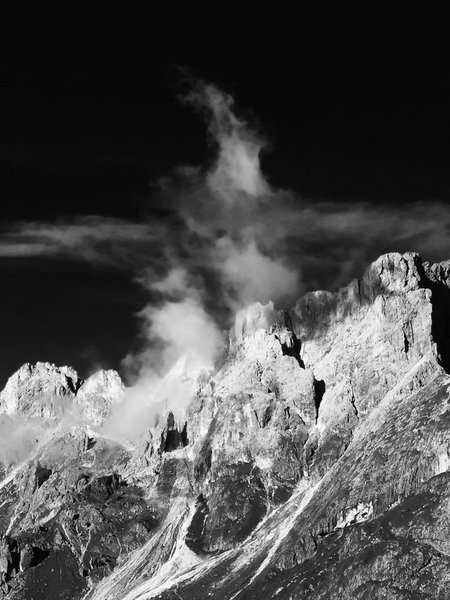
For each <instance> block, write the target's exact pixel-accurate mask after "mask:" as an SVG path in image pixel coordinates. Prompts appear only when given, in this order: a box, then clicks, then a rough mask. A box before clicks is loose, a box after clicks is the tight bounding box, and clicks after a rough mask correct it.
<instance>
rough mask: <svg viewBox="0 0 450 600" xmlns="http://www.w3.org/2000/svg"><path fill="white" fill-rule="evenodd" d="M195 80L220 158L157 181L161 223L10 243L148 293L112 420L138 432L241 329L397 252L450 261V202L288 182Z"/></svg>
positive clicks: (54, 233) (108, 223) (230, 111)
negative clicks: (302, 189)
mask: <svg viewBox="0 0 450 600" xmlns="http://www.w3.org/2000/svg"><path fill="white" fill-rule="evenodd" d="M189 83H190V87H191V90H190V92H189V93H188V94H187V95H185V96H184V97H183V98H182V101H183V102H184V103H185V104H186V106H187V108H186V110H190V109H192V110H194V111H196V112H197V113H198V114H199V115H200V117H201V118H202V119H203V121H204V122H205V125H206V130H207V134H208V140H209V145H210V155H211V158H210V160H209V161H208V163H207V165H206V166H196V165H194V166H193V165H178V166H176V167H175V168H174V169H173V171H172V172H171V173H168V174H167V175H166V176H165V177H164V178H163V179H161V180H160V181H158V182H156V183H155V184H154V185H153V188H152V198H151V200H150V202H151V208H152V215H153V216H152V218H148V219H145V218H143V219H142V222H130V221H127V220H124V219H105V218H103V217H97V216H95V215H91V216H86V217H83V218H79V219H78V220H77V219H75V220H72V221H71V222H64V223H61V222H59V223H48V224H42V223H41V224H39V225H38V224H36V223H23V222H22V223H18V224H16V226H15V227H14V228H12V229H11V230H10V231H9V232H8V233H7V235H6V236H5V237H4V238H3V241H2V242H1V243H0V257H7V258H10V259H12V258H14V257H23V256H36V255H39V256H52V257H55V256H56V257H64V258H65V259H67V258H69V259H71V260H84V261H87V262H89V263H91V264H102V265H105V264H107V265H108V266H109V267H110V268H120V269H126V270H128V271H130V273H131V274H132V276H133V277H134V280H135V281H136V282H137V283H138V284H139V285H140V286H142V287H143V288H144V289H145V290H146V292H147V294H148V303H147V305H146V306H144V307H143V308H142V310H141V311H140V312H139V314H138V315H137V318H138V319H139V321H140V323H141V339H140V341H141V350H140V351H139V352H134V353H130V354H128V355H127V356H126V357H125V358H124V360H123V363H122V367H123V371H124V372H125V374H126V377H127V380H128V382H129V386H128V388H127V391H126V394H125V399H124V403H123V404H122V405H119V406H118V407H117V411H116V413H115V414H114V415H113V416H112V418H111V420H110V421H109V422H108V423H107V425H106V429H107V430H108V431H109V432H110V433H111V435H119V436H123V437H127V438H129V439H134V438H136V437H137V436H139V435H141V433H142V431H143V430H144V429H145V428H146V427H148V426H150V425H151V424H154V423H155V422H156V421H157V420H158V419H159V415H160V413H161V412H164V411H168V410H172V411H173V412H174V414H175V415H176V417H177V418H179V419H181V418H182V415H183V412H184V410H185V408H186V406H187V404H188V403H189V401H190V399H191V398H192V397H193V395H195V394H196V393H197V380H198V378H199V377H208V376H210V375H211V374H212V373H213V372H214V369H215V365H216V361H217V359H218V357H219V356H220V355H221V353H223V351H224V349H226V346H227V343H228V331H229V330H230V329H232V328H234V331H237V330H239V331H243V330H249V329H252V328H254V327H256V326H258V324H261V323H263V324H264V323H265V322H266V321H267V318H269V317H270V315H271V314H272V312H273V311H274V310H275V308H276V307H277V306H278V307H289V306H292V305H293V304H294V303H295V301H296V300H297V298H298V297H299V296H300V295H301V294H302V293H303V292H306V291H309V290H312V289H329V290H336V289H338V288H339V287H340V286H343V285H346V284H347V283H348V282H349V281H350V280H351V279H352V278H353V277H356V276H360V275H361V274H362V271H363V270H364V268H365V267H366V266H367V265H368V264H369V263H370V262H371V261H372V260H374V259H375V258H377V257H378V256H379V255H380V254H382V253H385V252H391V251H399V252H405V251H410V250H413V251H418V252H420V253H421V254H422V256H423V258H424V259H426V260H431V261H439V260H443V259H445V258H448V257H449V256H450V242H449V239H450V236H449V233H450V214H449V211H448V209H447V206H446V204H445V203H444V202H441V201H439V200H438V199H437V200H433V201H430V200H429V199H424V200H423V201H422V202H414V203H409V204H404V205H394V206H393V205H392V204H383V203H382V202H378V203H376V202H373V201H372V202H370V203H369V202H362V201H361V202H355V201H353V202H351V203H346V202H335V201H333V200H332V199H331V200H323V199H314V198H304V197H301V196H299V194H298V193H296V192H294V191H292V190H288V189H279V188H275V187H274V186H273V185H271V183H270V180H269V179H268V178H267V177H266V176H265V175H264V173H263V172H262V169H261V155H262V154H263V153H264V152H267V151H268V147H267V142H266V140H265V138H264V136H263V135H261V134H260V133H259V131H260V129H261V127H260V126H259V125H258V124H255V123H253V122H249V121H248V120H247V119H245V118H244V117H242V116H241V115H240V111H239V110H238V109H236V107H235V103H234V99H233V98H232V97H231V96H230V95H228V94H226V93H224V92H222V91H221V90H219V89H218V88H217V87H216V86H214V85H211V84H207V83H204V82H201V81H198V80H190V82H189ZM158 214H159V215H160V217H158V216H156V217H155V216H154V215H158ZM236 315H237V316H236ZM268 315H269V317H268ZM262 326H264V325H262Z"/></svg>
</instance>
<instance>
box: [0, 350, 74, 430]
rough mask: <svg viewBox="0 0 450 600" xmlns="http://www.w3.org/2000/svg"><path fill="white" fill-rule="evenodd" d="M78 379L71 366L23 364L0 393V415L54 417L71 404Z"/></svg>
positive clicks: (58, 415) (40, 363)
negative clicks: (0, 413)
mask: <svg viewBox="0 0 450 600" xmlns="http://www.w3.org/2000/svg"><path fill="white" fill-rule="evenodd" d="M80 385H81V380H80V379H79V378H78V375H77V374H76V372H75V371H74V370H73V369H71V368H70V367H56V366H55V365H53V364H51V363H44V362H38V363H36V364H35V365H31V364H29V363H27V364H25V365H23V366H22V367H21V368H20V369H19V370H18V371H16V373H14V375H12V376H11V377H10V378H9V379H8V382H7V383H6V386H5V388H4V390H3V391H2V392H0V412H5V413H7V414H8V415H20V416H24V417H40V418H49V419H51V418H57V417H61V416H62V415H63V413H64V412H65V411H66V410H67V409H68V408H69V407H70V406H71V405H72V401H73V398H74V397H75V394H76V392H77V390H78V388H79V387H80Z"/></svg>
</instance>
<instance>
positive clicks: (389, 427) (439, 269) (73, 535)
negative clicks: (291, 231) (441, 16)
mask: <svg viewBox="0 0 450 600" xmlns="http://www.w3.org/2000/svg"><path fill="white" fill-rule="evenodd" d="M449 286H450V266H449V263H448V262H447V263H441V264H438V265H428V264H422V262H421V259H420V257H419V256H418V255H417V254H413V253H409V254H405V255H399V254H388V255H385V256H382V257H380V258H379V259H378V260H377V261H375V262H374V263H373V264H372V265H371V266H370V267H369V268H368V269H367V271H366V272H365V273H364V275H363V276H362V277H361V279H360V280H355V281H353V282H351V283H350V284H349V285H348V286H347V287H345V288H343V289H341V290H339V291H338V292H337V293H329V292H313V293H310V294H306V295H305V296H304V297H302V298H301V299H300V300H299V301H298V302H297V304H296V305H295V306H294V307H293V308H292V309H291V310H289V311H277V310H275V308H274V307H273V306H272V305H270V304H269V305H267V306H265V307H264V306H261V305H255V306H254V307H251V309H250V310H249V311H248V312H243V313H240V314H239V315H238V316H237V319H236V325H235V327H234V328H233V329H232V331H231V332H230V344H229V351H228V354H227V357H226V360H224V362H223V364H221V366H220V368H218V370H217V371H216V372H215V373H213V374H211V376H209V377H202V378H201V380H199V383H198V391H197V394H196V396H195V398H193V400H192V401H191V402H190V403H189V404H188V406H187V407H186V408H185V410H183V411H182V413H180V414H178V413H176V412H173V411H171V410H170V409H169V408H168V409H167V410H166V411H165V412H164V414H162V415H160V418H159V420H158V422H157V423H156V424H154V423H153V424H150V423H149V425H148V427H147V429H146V433H145V434H144V436H143V437H142V438H141V439H139V440H132V442H133V443H131V444H125V443H124V442H123V441H120V440H115V439H112V438H110V437H107V436H106V434H105V431H104V430H103V429H102V423H104V421H105V419H107V417H108V415H109V414H110V412H111V410H112V409H113V407H114V406H116V405H117V404H118V403H120V401H121V398H122V395H123V391H124V387H123V384H122V382H121V381H120V379H119V377H118V375H117V374H116V373H115V372H111V371H103V372H100V373H98V374H96V375H94V376H92V377H90V378H89V379H87V380H86V381H82V380H81V379H79V378H78V376H77V375H76V373H75V372H74V371H73V370H72V369H69V368H68V367H62V368H57V367H55V366H54V365H49V364H47V363H38V364H37V365H35V366H32V365H24V367H22V368H21V369H20V370H19V371H18V372H17V373H16V374H15V375H13V376H12V377H11V378H10V380H9V381H8V383H7V386H6V388H5V390H4V391H3V392H1V394H0V410H1V411H2V412H3V414H4V415H5V418H6V417H7V418H9V419H13V420H14V421H15V420H17V419H32V420H33V422H34V421H35V420H36V419H37V420H40V421H42V422H43V423H45V427H43V429H40V430H39V431H40V439H39V440H37V441H36V443H35V444H33V445H31V446H30V450H29V452H28V454H27V456H26V457H25V458H24V459H23V460H21V461H18V464H10V463H7V462H4V464H3V466H2V470H3V480H2V481H1V483H0V534H1V536H2V537H1V542H0V576H1V582H2V583H1V586H0V590H1V592H0V594H3V596H5V597H8V598H11V599H22V598H23V599H25V598H35V599H38V598H46V599H51V598H55V599H56V598H80V599H81V598H91V599H92V600H94V599H95V600H101V599H105V600H106V599H107V600H114V599H117V600H119V599H120V600H122V599H127V600H132V599H138V598H140V599H143V598H160V599H167V600H168V599H171V600H172V599H173V600H175V599H179V598H180V597H181V598H183V600H189V599H191V600H194V599H200V598H216V599H228V600H232V599H235V598H240V599H255V600H256V599H257V598H258V599H259V598H277V599H281V600H288V599H303V598H317V599H319V598H320V599H322V598H323V599H325V598H326V599H336V600H337V599H345V598H352V599H357V598H361V599H363V598H364V599H365V598H392V599H394V598H395V599H403V598H405V599H406V598H417V599H421V598H441V599H444V598H448V597H450V564H449V558H448V557H449V555H450V549H449V547H448V544H449V543H448V540H449V539H450V518H449V513H448V505H449V502H450V476H449V472H450V471H449V467H450V409H449V406H450V404H449V401H450V395H449V388H450V377H449V375H448V370H449V364H450V287H449ZM67 414H76V415H77V420H76V422H70V423H69V424H67V422H66V425H64V415H67ZM50 424H51V426H50ZM55 424H56V425H55ZM42 432H44V433H45V435H44V434H42ZM16 462H17V461H16ZM0 597H1V596H0Z"/></svg>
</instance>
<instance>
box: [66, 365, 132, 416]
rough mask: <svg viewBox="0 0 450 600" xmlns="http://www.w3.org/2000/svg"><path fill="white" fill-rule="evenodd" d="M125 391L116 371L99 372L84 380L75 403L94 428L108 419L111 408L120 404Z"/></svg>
mask: <svg viewBox="0 0 450 600" xmlns="http://www.w3.org/2000/svg"><path fill="white" fill-rule="evenodd" d="M124 391H125V386H124V384H123V381H122V379H121V378H120V375H119V374H118V373H117V371H113V370H112V369H109V370H101V371H98V372H97V373H94V375H91V376H90V377H88V378H87V379H85V380H84V381H83V382H82V383H81V384H80V388H79V390H78V391H77V394H76V403H77V405H78V406H79V407H80V409H81V411H82V413H83V415H84V416H85V417H86V418H87V419H88V420H89V421H90V422H91V423H92V424H93V425H95V426H99V425H101V424H102V423H104V421H105V420H106V419H107V418H108V416H109V415H110V413H111V410H112V407H113V406H114V405H115V404H117V403H118V402H120V400H121V399H122V397H123V394H124Z"/></svg>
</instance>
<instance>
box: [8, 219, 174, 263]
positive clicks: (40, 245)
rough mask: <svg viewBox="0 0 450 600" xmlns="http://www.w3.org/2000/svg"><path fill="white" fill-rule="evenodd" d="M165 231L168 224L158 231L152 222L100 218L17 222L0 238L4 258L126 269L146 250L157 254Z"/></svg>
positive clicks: (161, 225)
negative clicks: (72, 261) (65, 260)
mask: <svg viewBox="0 0 450 600" xmlns="http://www.w3.org/2000/svg"><path fill="white" fill-rule="evenodd" d="M163 229H164V223H159V224H158V227H157V228H156V227H155V224H152V223H136V222H130V221H127V220H124V219H117V218H105V217H99V216H96V215H90V216H82V217H77V218H75V219H72V220H70V221H59V222H55V223H39V222H21V223H15V224H13V225H12V226H11V227H10V229H9V230H7V231H6V232H4V233H3V234H2V235H1V237H0V258H26V257H45V256H47V257H53V258H69V259H76V260H84V261H87V262H90V263H100V264H108V265H110V266H117V267H124V266H127V265H134V264H135V263H136V257H137V256H138V255H139V251H142V250H143V249H144V248H145V249H146V250H147V252H148V251H151V250H153V251H157V250H158V248H159V242H160V237H161V231H162V230H163ZM141 265H142V262H141ZM137 266H139V263H138V265H137Z"/></svg>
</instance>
